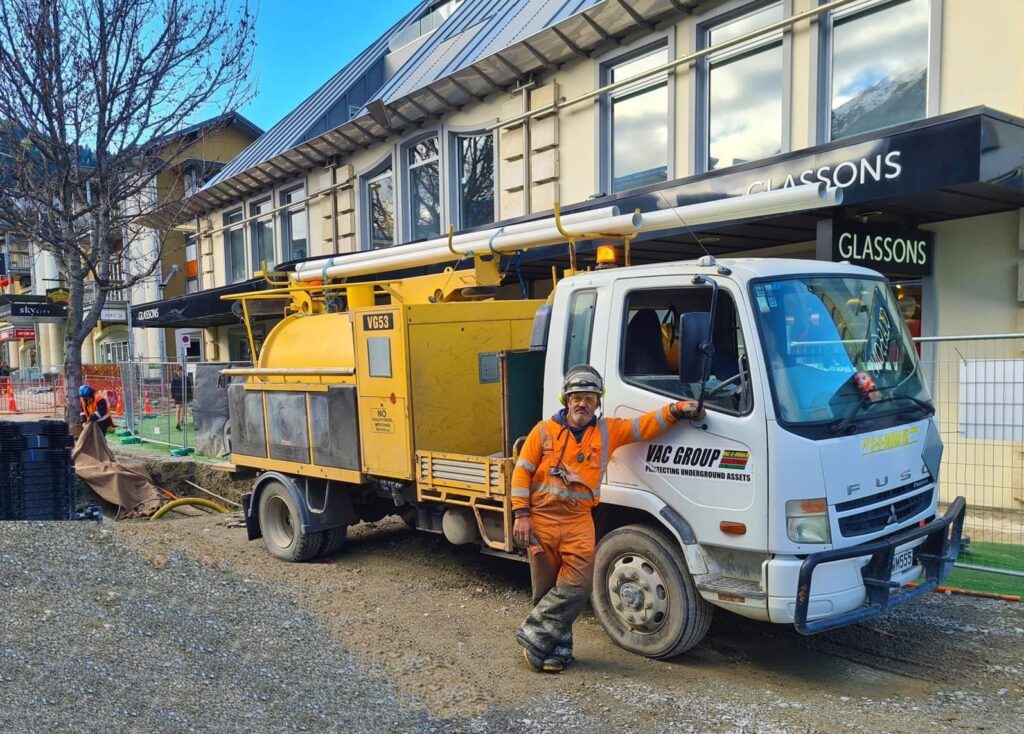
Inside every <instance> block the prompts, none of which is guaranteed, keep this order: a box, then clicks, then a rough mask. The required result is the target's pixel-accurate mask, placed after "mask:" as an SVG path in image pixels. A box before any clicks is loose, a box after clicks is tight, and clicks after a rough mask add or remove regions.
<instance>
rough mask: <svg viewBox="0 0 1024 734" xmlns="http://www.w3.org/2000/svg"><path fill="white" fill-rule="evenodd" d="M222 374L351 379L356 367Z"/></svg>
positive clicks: (225, 371) (242, 369)
mask: <svg viewBox="0 0 1024 734" xmlns="http://www.w3.org/2000/svg"><path fill="white" fill-rule="evenodd" d="M220 373H221V374H222V375H228V376H231V377H263V376H288V377H317V376H320V375H323V376H325V377H351V376H352V375H354V374H355V373H356V370H355V368H354V367H228V368H226V369H223V370H221V371H220Z"/></svg>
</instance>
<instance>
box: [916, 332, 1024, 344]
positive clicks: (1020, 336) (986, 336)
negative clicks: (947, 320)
mask: <svg viewBox="0 0 1024 734" xmlns="http://www.w3.org/2000/svg"><path fill="white" fill-rule="evenodd" d="M983 339H1024V334H970V335H964V336H915V337H914V339H913V341H914V343H915V344H919V343H921V342H954V341H956V342H959V341H965V342H967V341H981V340H983Z"/></svg>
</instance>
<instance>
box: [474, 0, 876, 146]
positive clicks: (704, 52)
mask: <svg viewBox="0 0 1024 734" xmlns="http://www.w3.org/2000/svg"><path fill="white" fill-rule="evenodd" d="M857 1H858V0H833V1H832V2H830V3H826V4H825V5H819V6H818V7H815V8H811V9H810V10H805V11H804V12H802V13H797V14H796V15H791V16H789V17H788V18H783V19H782V20H779V21H776V22H775V23H771V24H769V25H766V26H765V27H764V28H758V29H757V30H754V31H750V32H749V33H743V34H741V35H739V36H736V37H735V38H730V39H729V40H727V41H722V42H721V43H718V44H715V45H714V46H708V47H707V48H702V49H701V50H699V51H694V52H693V53H691V54H687V55H686V56H680V57H679V58H678V59H673V60H672V61H669V62H667V63H664V64H662V65H661V66H655V67H654V68H652V69H648V70H647V71H644V72H642V73H640V74H636V75H635V76H631V77H628V78H626V79H620V80H618V81H615V82H612V83H611V84H605V85H604V86H603V87H598V88H597V89H594V90H591V91H589V92H586V93H584V94H581V95H579V96H577V97H573V98H572V99H563V100H560V101H559V100H556V101H555V102H552V103H550V104H546V105H544V106H543V107H538V108H537V109H534V110H530V111H529V112H524V113H523V114H521V115H516V116H515V117H510V118H509V119H507V120H503V121H501V122H498V123H496V124H494V125H491V126H489V127H487V128H484V129H485V130H497V129H498V128H502V127H512V126H514V125H521V124H522V123H524V122H526V121H527V120H530V119H533V118H534V117H537V116H538V115H546V114H549V113H551V112H553V111H556V110H560V109H564V108H565V107H572V106H573V105H576V104H579V103H580V102H586V101H587V100H590V99H594V97H600V96H601V95H602V94H607V93H608V92H613V91H615V90H616V89H619V88H621V87H625V86H629V85H630V84H636V83H637V82H639V81H642V80H644V79H649V78H651V77H654V76H658V75H659V74H664V73H665V72H667V71H672V70H673V69H675V68H676V67H677V66H681V65H683V64H688V63H690V62H691V61H696V60H697V59H700V58H703V57H705V56H708V55H710V54H714V53H718V52H719V51H722V50H723V49H727V48H731V47H733V46H738V45H741V44H743V43H746V42H747V41H750V40H753V39H755V38H757V37H759V36H763V35H765V34H766V33H771V32H773V31H777V30H782V29H784V28H788V27H789V26H791V25H794V24H795V23H799V22H800V21H802V20H806V19H807V18H813V17H814V16H817V15H821V14H822V13H827V12H828V11H830V10H835V9H836V8H838V7H840V6H843V5H848V4H849V3H852V2H857Z"/></svg>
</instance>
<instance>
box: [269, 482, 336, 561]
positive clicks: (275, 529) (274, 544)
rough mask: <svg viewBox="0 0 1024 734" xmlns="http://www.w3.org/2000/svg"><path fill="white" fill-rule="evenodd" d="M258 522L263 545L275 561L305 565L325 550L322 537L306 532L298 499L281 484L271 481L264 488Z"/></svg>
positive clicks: (318, 534)
mask: <svg viewBox="0 0 1024 734" xmlns="http://www.w3.org/2000/svg"><path fill="white" fill-rule="evenodd" d="M259 518H260V530H261V531H262V532H263V542H264V543H265V544H266V546H267V550H268V551H270V554H271V555H272V556H274V557H276V558H280V559H281V560H283V561H289V562H293V563H294V562H298V561H306V560H309V559H310V558H313V557H314V556H316V555H317V553H319V552H320V549H321V548H322V547H323V540H324V537H323V535H324V534H323V533H316V532H303V530H302V518H301V516H300V515H299V510H298V508H297V507H296V505H295V499H294V498H293V497H292V494H291V492H289V491H288V488H287V487H285V486H284V485H283V484H281V483H280V482H277V481H271V482H268V483H267V484H266V485H265V486H264V487H263V491H262V492H261V493H260V504H259Z"/></svg>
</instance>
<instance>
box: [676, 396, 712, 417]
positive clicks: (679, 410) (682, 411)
mask: <svg viewBox="0 0 1024 734" xmlns="http://www.w3.org/2000/svg"><path fill="white" fill-rule="evenodd" d="M672 415H674V416H675V417H676V418H688V419H690V420H692V421H702V420H704V418H705V416H707V411H705V410H704V408H703V407H702V408H701V409H700V413H698V412H697V401H696V400H680V401H679V402H678V403H676V404H675V405H673V406H672Z"/></svg>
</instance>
